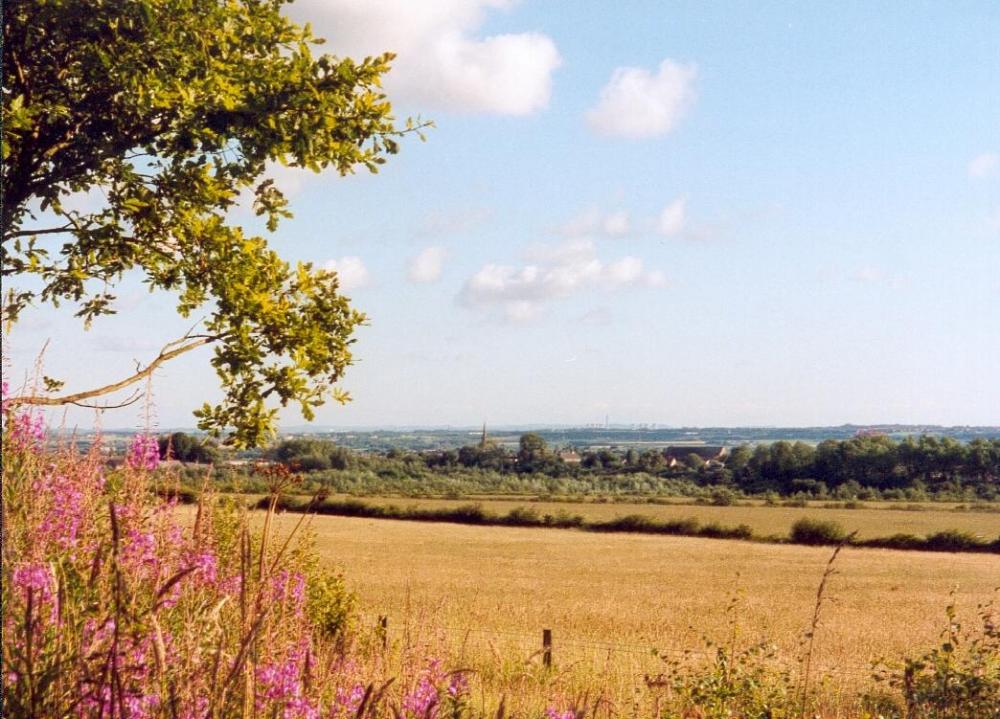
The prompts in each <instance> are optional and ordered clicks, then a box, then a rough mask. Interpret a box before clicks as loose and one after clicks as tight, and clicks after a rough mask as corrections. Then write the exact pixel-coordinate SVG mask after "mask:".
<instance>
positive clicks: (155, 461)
mask: <svg viewBox="0 0 1000 719" xmlns="http://www.w3.org/2000/svg"><path fill="white" fill-rule="evenodd" d="M125 463H126V464H128V466H129V467H131V468H132V469H146V470H154V469H156V468H157V466H159V464H160V444H159V442H158V441H157V439H156V437H154V436H153V435H151V434H137V435H136V436H135V437H133V438H132V442H131V443H130V444H129V447H128V455H127V456H126V457H125Z"/></svg>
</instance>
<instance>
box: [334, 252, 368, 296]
mask: <svg viewBox="0 0 1000 719" xmlns="http://www.w3.org/2000/svg"><path fill="white" fill-rule="evenodd" d="M323 269H324V270H330V271H332V272H336V273H337V276H338V277H339V278H340V289H342V290H344V291H350V290H356V289H358V288H361V287H367V286H368V285H369V284H370V283H371V275H370V274H369V273H368V268H367V267H365V263H364V262H362V261H361V258H360V257H356V256H354V255H349V256H347V257H341V258H339V259H333V260H328V261H327V262H326V264H324V265H323Z"/></svg>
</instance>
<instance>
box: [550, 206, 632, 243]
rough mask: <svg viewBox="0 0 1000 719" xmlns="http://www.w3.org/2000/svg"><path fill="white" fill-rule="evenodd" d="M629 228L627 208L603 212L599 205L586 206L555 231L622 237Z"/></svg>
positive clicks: (566, 235) (580, 234)
mask: <svg viewBox="0 0 1000 719" xmlns="http://www.w3.org/2000/svg"><path fill="white" fill-rule="evenodd" d="M631 229H632V223H631V219H630V217H629V213H628V210H615V211H613V212H604V211H603V210H601V209H600V208H599V207H588V208H587V209H585V210H583V211H582V212H580V213H578V214H577V215H576V216H575V217H573V218H572V219H571V220H569V222H566V223H564V224H562V225H560V226H559V227H557V228H556V231H557V232H558V233H559V234H560V235H563V236H565V237H598V236H602V237H623V236H625V235H627V234H629V232H630V231H631Z"/></svg>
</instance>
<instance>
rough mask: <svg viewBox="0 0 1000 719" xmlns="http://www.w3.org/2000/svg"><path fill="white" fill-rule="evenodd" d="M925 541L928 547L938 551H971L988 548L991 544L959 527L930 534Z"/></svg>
mask: <svg viewBox="0 0 1000 719" xmlns="http://www.w3.org/2000/svg"><path fill="white" fill-rule="evenodd" d="M925 543H926V545H927V548H928V549H933V550H935V551H938V552H969V551H976V550H982V549H986V548H987V546H989V545H988V543H987V542H985V541H984V540H982V539H980V538H979V537H977V536H976V535H974V534H972V533H971V532H966V531H962V530H958V529H945V530H943V531H941V532H935V533H934V534H929V535H927V540H926V542H925Z"/></svg>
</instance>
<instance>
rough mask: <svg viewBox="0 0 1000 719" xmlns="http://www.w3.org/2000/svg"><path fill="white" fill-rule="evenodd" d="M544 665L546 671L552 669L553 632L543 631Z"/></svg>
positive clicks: (549, 630)
mask: <svg viewBox="0 0 1000 719" xmlns="http://www.w3.org/2000/svg"><path fill="white" fill-rule="evenodd" d="M542 665H543V666H544V667H545V668H546V669H550V668H551V667H552V630H551V629H543V630H542Z"/></svg>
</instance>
